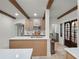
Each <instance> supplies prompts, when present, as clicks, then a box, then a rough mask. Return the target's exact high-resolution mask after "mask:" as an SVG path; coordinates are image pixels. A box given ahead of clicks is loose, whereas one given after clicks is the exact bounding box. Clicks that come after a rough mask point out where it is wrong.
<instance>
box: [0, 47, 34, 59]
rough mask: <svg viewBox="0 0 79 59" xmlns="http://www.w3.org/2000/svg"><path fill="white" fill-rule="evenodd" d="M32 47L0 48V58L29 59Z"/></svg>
mask: <svg viewBox="0 0 79 59" xmlns="http://www.w3.org/2000/svg"><path fill="white" fill-rule="evenodd" d="M32 52H33V49H31V48H29V49H0V59H31V57H32Z"/></svg>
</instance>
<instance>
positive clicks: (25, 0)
mask: <svg viewBox="0 0 79 59" xmlns="http://www.w3.org/2000/svg"><path fill="white" fill-rule="evenodd" d="M17 2H18V3H19V5H20V6H21V7H22V8H23V9H24V11H26V12H27V14H28V15H29V16H30V17H32V18H33V17H34V13H37V17H43V15H44V11H45V9H46V6H47V3H48V0H17Z"/></svg>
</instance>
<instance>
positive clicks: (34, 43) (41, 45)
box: [9, 40, 47, 56]
mask: <svg viewBox="0 0 79 59" xmlns="http://www.w3.org/2000/svg"><path fill="white" fill-rule="evenodd" d="M9 47H10V48H21V49H23V48H33V56H47V40H10V42H9Z"/></svg>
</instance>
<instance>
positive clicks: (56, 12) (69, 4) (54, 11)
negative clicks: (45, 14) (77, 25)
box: [50, 0, 77, 19]
mask: <svg viewBox="0 0 79 59" xmlns="http://www.w3.org/2000/svg"><path fill="white" fill-rule="evenodd" d="M76 5H77V0H54V3H53V5H52V7H51V9H50V18H53V19H57V17H59V16H60V15H62V14H63V13H65V12H67V11H68V10H70V9H71V8H73V7H74V6H76Z"/></svg>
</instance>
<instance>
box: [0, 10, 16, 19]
mask: <svg viewBox="0 0 79 59" xmlns="http://www.w3.org/2000/svg"><path fill="white" fill-rule="evenodd" d="M0 13H1V14H3V15H6V16H8V17H10V18H12V19H16V17H14V16H12V15H10V14H8V13H6V12H4V11H2V10H0Z"/></svg>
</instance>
